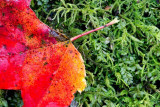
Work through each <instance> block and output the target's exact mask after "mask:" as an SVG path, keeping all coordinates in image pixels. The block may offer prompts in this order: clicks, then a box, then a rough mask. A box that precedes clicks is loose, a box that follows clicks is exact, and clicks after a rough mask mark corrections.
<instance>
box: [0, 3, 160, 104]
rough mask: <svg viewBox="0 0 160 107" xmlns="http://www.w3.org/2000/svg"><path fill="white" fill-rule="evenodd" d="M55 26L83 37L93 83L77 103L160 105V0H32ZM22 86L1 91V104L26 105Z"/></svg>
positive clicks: (82, 46)
mask: <svg viewBox="0 0 160 107" xmlns="http://www.w3.org/2000/svg"><path fill="white" fill-rule="evenodd" d="M31 8H32V9H33V10H34V11H35V13H36V15H37V16H38V17H39V18H40V19H41V20H42V21H43V22H45V23H46V24H48V25H49V26H50V27H52V28H54V29H57V30H59V31H60V32H62V33H65V34H66V35H67V36H69V37H72V36H76V35H78V34H81V33H83V32H85V31H89V30H91V29H93V28H96V27H99V26H102V25H104V24H106V23H108V22H110V21H111V20H113V19H114V18H115V17H118V19H119V20H120V22H119V23H118V24H115V25H112V26H110V27H108V28H105V29H103V30H100V31H98V32H94V33H92V34H89V35H88V36H85V37H83V38H80V39H78V40H76V41H75V42H74V45H75V46H76V47H77V49H78V50H79V51H80V52H81V54H82V56H83V58H84V60H85V65H86V73H87V77H86V80H87V88H86V89H85V91H84V92H82V93H81V94H79V93H76V94H75V99H74V102H73V103H72V104H71V107H75V106H76V105H77V106H78V107H160V4H159V1H158V0H32V2H31ZM22 104H23V102H22V100H21V97H20V92H19V91H5V90H1V91H0V107H8V106H9V107H20V106H22Z"/></svg>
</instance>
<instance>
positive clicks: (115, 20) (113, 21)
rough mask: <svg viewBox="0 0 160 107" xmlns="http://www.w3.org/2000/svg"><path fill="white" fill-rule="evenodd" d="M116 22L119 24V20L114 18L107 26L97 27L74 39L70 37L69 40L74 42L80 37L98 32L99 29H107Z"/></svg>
mask: <svg viewBox="0 0 160 107" xmlns="http://www.w3.org/2000/svg"><path fill="white" fill-rule="evenodd" d="M118 22H119V20H118V19H117V18H115V19H114V20H112V21H111V22H109V23H108V24H106V25H104V26H101V27H99V28H96V29H93V30H90V31H88V32H85V33H82V34H80V35H77V36H75V37H72V38H71V39H70V40H71V41H72V42H73V41H74V40H76V39H78V38H80V37H82V36H85V35H88V34H90V33H92V32H95V31H98V30H100V29H103V28H105V27H108V26H110V25H113V24H115V23H118Z"/></svg>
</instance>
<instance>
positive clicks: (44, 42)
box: [0, 0, 86, 107]
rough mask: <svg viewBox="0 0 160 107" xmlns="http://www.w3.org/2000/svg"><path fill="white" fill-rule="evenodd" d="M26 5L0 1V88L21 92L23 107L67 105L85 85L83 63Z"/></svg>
mask: <svg viewBox="0 0 160 107" xmlns="http://www.w3.org/2000/svg"><path fill="white" fill-rule="evenodd" d="M29 3H30V0H1V1H0V89H15V90H17V89H18V90H21V92H22V98H23V101H24V107H53V106H54V107H56V106H57V107H64V106H68V105H70V103H71V101H72V99H73V94H74V93H75V92H76V91H77V90H78V91H79V92H81V91H82V90H84V88H85V86H86V82H85V79H84V77H85V67H84V64H83V60H82V58H81V55H80V53H79V52H78V51H77V50H76V48H75V47H74V46H73V44H72V43H70V42H57V41H56V40H57V39H61V38H62V37H60V36H59V35H58V37H57V34H56V33H54V31H53V30H51V29H50V28H49V27H48V26H47V25H45V24H44V23H42V22H41V21H40V20H39V19H38V18H37V17H36V15H35V13H34V12H33V11H32V10H31V9H30V8H29Z"/></svg>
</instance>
